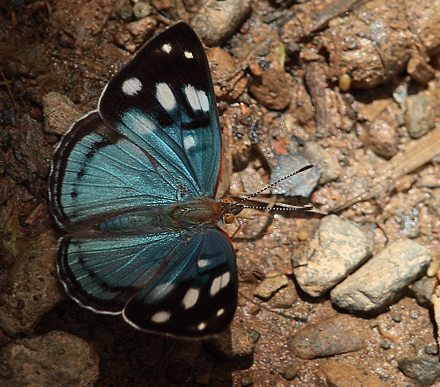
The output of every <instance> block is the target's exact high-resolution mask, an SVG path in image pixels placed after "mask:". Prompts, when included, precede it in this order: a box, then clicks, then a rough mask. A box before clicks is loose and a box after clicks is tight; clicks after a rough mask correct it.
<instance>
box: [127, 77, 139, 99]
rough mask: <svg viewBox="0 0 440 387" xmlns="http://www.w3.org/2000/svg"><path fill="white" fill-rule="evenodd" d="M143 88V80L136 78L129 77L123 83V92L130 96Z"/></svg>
mask: <svg viewBox="0 0 440 387" xmlns="http://www.w3.org/2000/svg"><path fill="white" fill-rule="evenodd" d="M141 90H142V82H141V81H140V80H139V79H138V78H136V77H133V78H128V79H126V80H125V81H124V83H123V84H122V92H123V93H124V94H125V95H128V96H129V97H132V96H134V95H136V94H138V93H139V92H140V91H141Z"/></svg>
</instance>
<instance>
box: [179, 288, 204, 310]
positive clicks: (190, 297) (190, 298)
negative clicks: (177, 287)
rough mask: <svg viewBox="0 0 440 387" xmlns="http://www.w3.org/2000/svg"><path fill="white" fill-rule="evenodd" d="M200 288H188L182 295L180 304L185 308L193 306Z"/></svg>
mask: <svg viewBox="0 0 440 387" xmlns="http://www.w3.org/2000/svg"><path fill="white" fill-rule="evenodd" d="M199 295H200V290H199V289H189V290H188V291H187V292H186V294H185V297H183V300H182V304H183V306H184V307H185V309H189V308H191V307H193V306H194V305H195V304H196V302H197V300H198V299H199Z"/></svg>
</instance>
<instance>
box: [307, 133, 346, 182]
mask: <svg viewBox="0 0 440 387" xmlns="http://www.w3.org/2000/svg"><path fill="white" fill-rule="evenodd" d="M303 155H304V156H305V157H306V158H307V159H308V160H310V161H311V162H312V163H313V164H315V166H319V169H320V171H321V177H320V179H319V184H320V185H324V184H326V183H328V182H330V181H333V180H336V179H338V178H339V176H341V175H342V168H341V166H340V165H339V162H338V159H337V158H336V157H334V156H333V155H331V154H330V153H328V152H327V151H326V150H325V149H324V148H323V147H322V146H320V145H319V144H318V143H316V142H315V141H307V142H306V143H305V144H304V148H303Z"/></svg>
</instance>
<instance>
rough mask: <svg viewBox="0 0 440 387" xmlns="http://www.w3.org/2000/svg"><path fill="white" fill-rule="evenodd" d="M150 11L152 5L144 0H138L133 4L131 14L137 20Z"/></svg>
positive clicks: (149, 13) (144, 16) (151, 10)
mask: <svg viewBox="0 0 440 387" xmlns="http://www.w3.org/2000/svg"><path fill="white" fill-rule="evenodd" d="M152 12H153V7H152V6H151V5H150V4H148V3H146V2H144V1H139V2H137V3H136V4H135V5H134V6H133V15H134V17H135V18H136V19H137V20H141V19H144V18H146V17H147V16H149V15H151V13H152Z"/></svg>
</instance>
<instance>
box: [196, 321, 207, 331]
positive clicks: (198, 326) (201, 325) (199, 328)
mask: <svg viewBox="0 0 440 387" xmlns="http://www.w3.org/2000/svg"><path fill="white" fill-rule="evenodd" d="M205 328H206V323H204V322H202V323H200V324H199V325H197V329H198V330H199V331H203V330H204V329H205Z"/></svg>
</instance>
